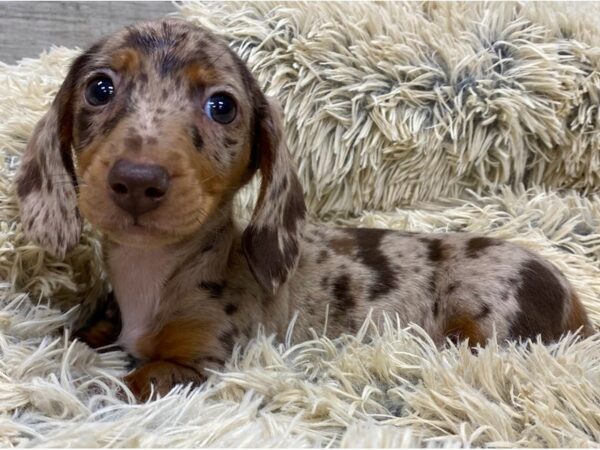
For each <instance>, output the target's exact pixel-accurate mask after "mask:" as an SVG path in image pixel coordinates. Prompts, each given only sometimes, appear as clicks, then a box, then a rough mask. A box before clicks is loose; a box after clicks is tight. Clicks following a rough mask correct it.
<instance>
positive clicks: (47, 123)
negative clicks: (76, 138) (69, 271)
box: [16, 55, 86, 258]
mask: <svg viewBox="0 0 600 450" xmlns="http://www.w3.org/2000/svg"><path fill="white" fill-rule="evenodd" d="M85 58H86V55H82V56H80V57H79V58H77V59H76V60H75V62H74V63H73V65H72V66H71V69H70V70H69V74H68V75H67V77H66V79H65V81H64V82H63V84H62V86H61V88H60V90H59V91H58V94H57V95H56V98H55V99H54V102H53V103H52V106H51V108H50V110H49V111H48V112H47V113H46V114H45V115H44V116H43V117H42V119H41V120H40V121H39V122H38V124H37V125H36V127H35V130H34V132H33V135H32V136H31V138H30V140H29V142H28V143H27V147H26V148H25V152H24V154H23V158H22V160H21V166H20V167H19V171H18V173H17V176H16V188H17V197H18V199H19V205H20V209H21V221H22V223H23V228H24V231H25V235H26V236H27V237H28V238H29V239H31V240H32V241H34V242H36V243H37V244H39V245H41V246H42V247H44V248H45V249H46V250H47V251H48V252H50V253H52V254H53V255H55V256H57V257H59V258H63V257H64V256H65V253H66V252H67V250H69V249H70V248H72V247H73V246H75V244H77V242H78V241H79V238H80V236H81V228H82V223H83V222H82V219H81V216H80V214H79V211H78V210H77V193H76V189H77V178H76V176H75V170H74V166H73V157H72V154H71V140H72V129H73V111H72V108H73V105H72V104H73V93H74V90H75V80H76V78H77V76H78V72H79V70H80V68H81V67H82V66H83V64H84V63H85Z"/></svg>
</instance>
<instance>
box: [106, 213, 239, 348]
mask: <svg viewBox="0 0 600 450" xmlns="http://www.w3.org/2000/svg"><path fill="white" fill-rule="evenodd" d="M225 211H230V209H226V210H225ZM235 234H236V232H235V228H234V225H233V222H232V220H231V215H230V214H223V213H220V214H219V216H218V217H213V218H211V219H210V220H208V221H207V222H206V223H205V224H204V225H203V226H202V228H201V229H200V230H199V231H198V232H197V233H196V234H195V235H194V236H191V237H189V238H187V239H185V240H182V241H180V242H178V243H176V244H172V245H166V246H162V247H153V248H152V247H150V248H140V247H133V246H128V245H123V244H116V243H114V242H107V243H106V262H107V267H108V272H109V275H110V280H111V283H112V287H113V290H114V293H115V297H116V300H117V302H118V304H119V308H120V310H121V317H122V322H123V329H122V332H121V335H120V337H119V343H120V344H121V345H123V346H124V347H125V348H126V349H127V350H128V351H129V352H131V353H132V354H133V355H134V356H139V355H136V349H137V344H136V343H137V342H138V340H139V338H140V337H142V336H144V335H146V334H148V333H152V332H153V331H157V330H154V327H159V326H160V324H161V321H160V320H157V313H158V311H159V309H160V306H161V303H162V300H163V297H164V296H165V291H164V287H165V286H166V285H167V284H169V286H180V287H182V288H184V289H185V286H186V283H190V282H191V281H194V280H220V279H222V278H223V277H224V276H225V272H226V270H227V264H228V261H229V256H230V253H231V250H232V244H233V242H234V239H235ZM184 268H187V269H188V270H182V269H184ZM191 272H193V273H191ZM176 277H179V278H181V279H179V278H178V279H176ZM169 289H170V288H169ZM171 294H175V293H171Z"/></svg>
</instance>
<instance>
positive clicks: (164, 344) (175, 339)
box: [137, 318, 226, 366]
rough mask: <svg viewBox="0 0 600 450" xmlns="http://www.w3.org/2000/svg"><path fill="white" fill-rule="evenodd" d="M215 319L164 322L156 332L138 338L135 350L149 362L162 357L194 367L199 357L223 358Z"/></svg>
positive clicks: (162, 358)
mask: <svg viewBox="0 0 600 450" xmlns="http://www.w3.org/2000/svg"><path fill="white" fill-rule="evenodd" d="M218 335H219V327H218V325H217V322H216V321H214V320H205V319H200V318H198V319H190V320H178V321H173V322H170V323H168V324H166V325H165V326H164V327H163V328H162V329H161V330H160V331H159V332H158V333H156V334H154V335H149V336H142V337H141V338H140V339H138V342H137V349H138V353H139V354H140V355H142V357H144V358H147V359H149V360H151V361H156V360H165V361H171V362H174V363H177V364H181V365H184V366H193V365H194V361H195V360H198V359H199V358H202V357H209V356H218V357H221V358H223V357H225V356H226V355H225V354H224V349H223V348H222V345H221V343H220V342H219V339H218Z"/></svg>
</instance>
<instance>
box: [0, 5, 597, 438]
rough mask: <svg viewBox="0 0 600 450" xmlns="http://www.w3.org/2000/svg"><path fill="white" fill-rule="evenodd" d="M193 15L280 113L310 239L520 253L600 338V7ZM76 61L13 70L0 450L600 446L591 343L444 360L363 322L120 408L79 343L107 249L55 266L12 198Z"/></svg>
mask: <svg viewBox="0 0 600 450" xmlns="http://www.w3.org/2000/svg"><path fill="white" fill-rule="evenodd" d="M178 8H179V11H178V13H177V14H178V15H180V16H182V17H184V18H186V19H188V20H191V21H193V22H196V23H199V24H201V25H204V26H206V27H208V28H210V29H212V30H214V31H216V32H217V33H219V34H221V35H222V36H223V37H224V38H225V39H227V40H228V41H229V42H231V46H232V48H234V49H235V50H236V51H238V52H239V54H240V55H241V56H242V57H243V58H244V60H246V61H247V62H248V64H249V66H250V67H251V69H252V71H253V72H254V73H255V74H256V76H257V77H258V79H259V81H260V83H261V85H262V86H263V87H264V89H265V90H266V91H267V92H268V93H269V94H271V95H274V96H276V97H277V98H278V99H279V100H280V102H281V104H282V105H283V107H284V110H285V114H286V126H287V133H288V135H287V138H288V143H289V147H290V149H291V151H292V153H293V155H294V158H295V160H296V162H297V165H298V168H299V172H300V177H301V181H302V183H303V186H304V189H305V193H306V198H307V203H308V206H309V209H310V210H311V212H312V214H313V216H314V218H315V220H322V221H328V222H330V223H344V224H351V225H360V226H373V227H390V228H397V229H401V230H419V231H450V230H452V231H473V232H481V233H486V234H488V235H491V236H496V237H500V238H505V239H508V240H511V241H514V242H517V243H519V244H521V245H523V246H525V247H528V248H530V249H532V250H535V251H537V252H539V253H541V254H542V255H544V256H545V257H546V258H548V259H549V260H551V261H552V262H553V263H554V264H556V265H557V266H558V267H559V268H560V269H561V270H563V271H564V273H565V274H566V276H567V277H568V278H569V280H570V281H571V282H572V283H573V285H574V286H575V288H576V289H577V291H578V292H579V294H580V297H581V299H582V301H583V303H584V304H585V305H586V307H587V308H588V311H589V312H590V315H591V318H592V320H593V321H594V323H595V325H596V326H597V325H598V324H599V323H600V195H599V194H598V190H599V188H600V112H599V102H600V14H599V10H600V7H599V5H598V4H593V3H591V4H590V3H588V4H583V5H573V4H571V5H569V6H568V7H566V6H565V5H563V4H558V3H553V4H547V3H543V4H539V3H534V4H525V5H520V4H506V3H503V4H500V3H489V4H485V5H483V4H480V3H466V4H462V3H461V4H456V3H452V4H446V3H443V4H436V3H383V4H380V3H352V4H347V3H346V4H344V3H326V4H325V3H310V4H293V3H284V4H271V3H250V4H246V3H241V4H240V3H206V4H200V3H184V4H179V5H178ZM79 51H80V50H70V49H65V48H54V49H52V50H51V51H50V52H48V53H44V54H42V55H41V56H40V57H39V58H38V59H24V60H22V61H20V62H19V63H18V64H16V65H5V64H0V85H2V89H0V149H1V151H2V154H3V158H1V159H0V165H1V166H0V280H1V281H0V445H2V446H85V447H95V446H188V447H195V446H215V447H219V446H223V447H225V446H226V447H229V446H254V447H256V446H282V447H288V446H298V447H308V446H327V445H330V446H343V447H354V446H379V447H384V446H394V447H401V446H464V447H468V446H508V445H510V446H524V447H525V446H551V447H554V446H567V447H579V446H598V442H599V441H600V407H599V406H598V405H600V334H596V335H595V336H593V337H591V338H588V339H585V340H578V339H577V338H576V337H574V336H566V337H565V338H564V339H562V340H561V341H560V342H557V343H555V344H552V345H547V346H544V345H542V344H540V343H535V342H534V343H529V344H527V343H513V344H510V345H505V344H502V345H499V344H498V343H496V342H493V341H492V342H491V343H490V344H489V345H488V346H487V347H486V348H484V349H481V350H479V351H477V352H475V353H472V352H471V351H470V349H469V348H467V347H466V346H464V345H462V346H458V347H455V346H451V345H450V346H449V347H448V348H446V349H444V350H442V351H438V350H436V349H435V348H434V346H433V344H432V342H431V341H430V340H429V339H428V337H427V336H426V335H425V334H424V333H423V332H422V331H421V330H420V329H419V328H418V327H415V326H411V325H410V324H398V323H396V322H395V321H394V320H392V319H390V320H389V321H388V322H387V323H386V325H385V327H384V328H383V329H380V330H377V329H375V328H374V326H373V324H372V323H371V322H370V321H369V319H368V318H367V319H366V321H365V324H364V326H363V328H362V329H361V330H360V331H359V332H358V333H357V335H355V336H342V337H336V336H327V335H324V333H323V331H322V330H315V333H314V339H313V340H311V341H309V342H304V343H299V344H292V343H290V342H287V341H286V342H282V343H280V342H276V341H274V340H273V338H272V337H271V336H265V335H263V334H260V333H259V334H258V335H257V336H256V338H255V339H254V340H253V341H252V342H251V343H250V344H249V345H248V346H246V347H245V348H239V347H238V348H236V350H235V354H234V356H233V358H232V359H231V361H229V362H228V363H227V366H226V368H225V370H224V371H223V372H222V373H215V374H213V375H212V376H211V378H210V379H209V381H208V382H207V383H205V384H204V385H203V386H202V387H200V388H197V389H189V388H176V389H175V390H174V391H172V392H171V393H170V394H169V395H168V396H166V397H164V398H162V399H159V400H157V401H155V402H150V403H146V404H138V405H136V404H132V403H131V400H132V399H131V398H129V399H123V398H122V397H120V396H119V395H118V392H119V390H120V389H121V388H123V386H122V383H121V381H120V377H121V376H122V375H123V374H124V373H126V370H127V369H126V366H127V358H126V355H125V354H123V353H121V352H119V351H108V352H105V353H97V352H95V351H93V350H91V349H90V348H89V347H87V346H86V345H85V344H83V343H81V342H77V341H73V340H72V339H70V336H69V331H68V330H69V328H68V327H65V325H69V324H77V323H81V321H83V320H85V319H86V318H87V317H88V316H89V314H90V312H91V311H92V310H93V309H94V308H95V306H96V305H97V304H98V300H99V299H102V297H103V295H104V294H105V293H106V292H107V290H108V285H107V280H106V278H105V275H104V272H103V268H102V262H101V257H100V254H101V252H100V246H99V240H98V236H97V235H96V234H95V232H94V230H92V229H90V227H89V226H86V230H85V233H84V237H83V238H82V240H81V243H80V245H79V246H78V247H77V248H76V249H74V250H73V251H72V252H71V253H70V254H69V255H68V256H67V258H66V259H65V260H64V261H59V260H56V259H53V258H51V257H50V256H49V255H47V254H45V253H44V251H43V250H41V249H40V248H38V247H37V246H35V245H33V244H32V243H30V242H28V241H26V240H25V239H24V237H23V233H22V227H21V224H20V222H19V218H18V210H17V204H16V200H15V193H14V188H13V185H12V182H13V176H14V170H15V168H16V167H17V166H18V161H19V155H20V154H21V152H22V151H23V149H24V146H25V143H26V141H27V139H28V137H29V136H30V134H31V132H32V129H33V126H34V124H35V123H36V121H37V120H38V119H39V118H40V117H41V115H42V114H43V113H44V112H45V111H46V110H47V108H48V107H49V105H50V102H51V101H52V98H53V96H54V94H55V93H56V91H57V89H58V87H59V85H60V83H61V81H62V79H63V77H64V75H65V72H66V69H67V67H68V64H69V62H70V61H71V60H72V59H73V58H74V57H75V56H76V55H77V54H78V53H79ZM255 187H256V186H251V187H250V188H248V189H246V190H245V191H244V192H243V193H241V194H240V196H239V208H240V215H244V214H247V213H248V211H250V209H251V206H252V202H253V200H254V194H255ZM127 400H129V401H130V402H128V401H127Z"/></svg>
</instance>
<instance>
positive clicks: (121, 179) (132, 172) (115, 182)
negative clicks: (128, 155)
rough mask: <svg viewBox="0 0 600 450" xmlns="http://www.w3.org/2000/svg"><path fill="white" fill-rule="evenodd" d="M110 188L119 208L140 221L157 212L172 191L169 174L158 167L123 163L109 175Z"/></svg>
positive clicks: (121, 161) (122, 160)
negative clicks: (144, 215)
mask: <svg viewBox="0 0 600 450" xmlns="http://www.w3.org/2000/svg"><path fill="white" fill-rule="evenodd" d="M108 185H109V186H110V194H111V197H112V199H113V200H114V202H115V203H116V204H117V205H118V206H119V208H121V209H124V210H125V211H127V212H128V213H131V214H132V215H133V216H135V217H137V216H139V215H140V214H144V213H146V212H148V211H152V210H153V209H156V208H158V205H160V203H161V202H162V201H163V199H164V198H165V194H166V193H167V189H169V174H168V173H167V171H166V170H165V168H164V167H162V166H159V165H156V164H139V163H134V162H132V161H128V160H126V159H120V160H119V161H117V162H116V163H115V164H114V165H113V166H112V168H111V169H110V172H109V173H108Z"/></svg>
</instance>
